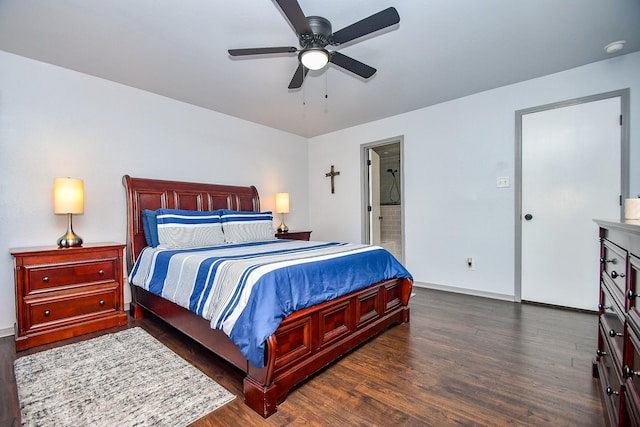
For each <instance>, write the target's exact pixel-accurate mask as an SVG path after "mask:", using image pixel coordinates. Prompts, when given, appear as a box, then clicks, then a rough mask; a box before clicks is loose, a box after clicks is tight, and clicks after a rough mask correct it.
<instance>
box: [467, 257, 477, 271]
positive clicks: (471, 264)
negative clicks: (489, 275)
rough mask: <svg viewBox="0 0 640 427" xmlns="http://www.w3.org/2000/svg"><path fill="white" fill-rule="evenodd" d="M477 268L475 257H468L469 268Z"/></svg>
mask: <svg viewBox="0 0 640 427" xmlns="http://www.w3.org/2000/svg"><path fill="white" fill-rule="evenodd" d="M475 269H476V263H475V261H474V259H473V257H468V258H467V270H475Z"/></svg>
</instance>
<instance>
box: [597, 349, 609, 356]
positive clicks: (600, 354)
mask: <svg viewBox="0 0 640 427" xmlns="http://www.w3.org/2000/svg"><path fill="white" fill-rule="evenodd" d="M596 355H597V356H598V357H604V356H606V355H607V352H606V351H602V350H600V349H597V350H596Z"/></svg>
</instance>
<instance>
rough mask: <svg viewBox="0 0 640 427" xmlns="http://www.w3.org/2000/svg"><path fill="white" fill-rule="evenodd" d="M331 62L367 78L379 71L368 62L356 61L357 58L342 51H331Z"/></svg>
mask: <svg viewBox="0 0 640 427" xmlns="http://www.w3.org/2000/svg"><path fill="white" fill-rule="evenodd" d="M329 62H331V63H333V64H336V65H337V66H338V67H342V68H344V69H345V70H348V71H351V72H352V73H354V74H357V75H359V76H360V77H364V78H365V79H368V78H369V77H371V76H373V75H374V74H375V73H376V71H377V70H376V69H375V68H373V67H370V66H368V65H367V64H363V63H362V62H360V61H356V60H355V59H353V58H351V57H349V56H347V55H343V54H341V53H340V52H331V58H330V59H329Z"/></svg>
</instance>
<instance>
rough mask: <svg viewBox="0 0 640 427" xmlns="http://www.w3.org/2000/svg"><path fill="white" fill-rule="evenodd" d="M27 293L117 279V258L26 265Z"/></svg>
mask: <svg viewBox="0 0 640 427" xmlns="http://www.w3.org/2000/svg"><path fill="white" fill-rule="evenodd" d="M25 270H26V274H27V276H28V280H27V281H26V282H25V283H26V284H27V285H28V286H27V287H28V289H25V291H26V295H29V294H32V293H37V292H41V291H50V290H53V289H57V288H64V287H75V286H78V285H84V284H87V283H97V282H105V281H109V282H113V281H116V276H115V272H116V270H117V260H116V259H112V260H99V261H88V262H78V263H75V264H61V265H46V266H30V267H26V268H25Z"/></svg>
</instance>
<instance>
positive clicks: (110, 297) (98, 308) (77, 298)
mask: <svg viewBox="0 0 640 427" xmlns="http://www.w3.org/2000/svg"><path fill="white" fill-rule="evenodd" d="M117 294H118V288H117V287H116V286H114V287H111V288H106V289H98V290H93V289H92V290H90V291H87V292H79V293H74V294H72V295H61V296H60V297H56V298H47V299H39V300H38V299H37V300H30V301H27V302H25V304H26V306H27V312H28V313H29V317H30V319H31V322H30V324H31V327H32V328H38V327H39V326H41V325H42V324H46V323H50V322H56V321H59V320H61V319H70V318H74V319H77V318H78V317H82V316H87V315H93V314H96V313H102V312H105V311H115V310H116V308H117V307H116V301H117Z"/></svg>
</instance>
